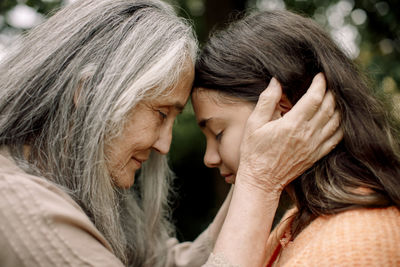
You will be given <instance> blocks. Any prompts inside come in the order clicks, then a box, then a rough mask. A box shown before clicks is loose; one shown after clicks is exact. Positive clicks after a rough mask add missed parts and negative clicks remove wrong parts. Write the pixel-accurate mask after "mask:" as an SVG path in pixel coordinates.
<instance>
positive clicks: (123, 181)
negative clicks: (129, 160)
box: [113, 175, 135, 189]
mask: <svg viewBox="0 0 400 267" xmlns="http://www.w3.org/2000/svg"><path fill="white" fill-rule="evenodd" d="M113 180H114V184H115V186H116V187H118V188H121V189H129V188H131V187H132V186H133V185H134V184H135V176H134V175H133V176H130V177H127V176H120V177H118V178H113Z"/></svg>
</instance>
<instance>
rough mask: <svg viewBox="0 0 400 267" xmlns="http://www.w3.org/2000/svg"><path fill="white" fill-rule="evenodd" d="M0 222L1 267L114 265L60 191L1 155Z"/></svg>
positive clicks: (74, 205)
mask: <svg viewBox="0 0 400 267" xmlns="http://www.w3.org/2000/svg"><path fill="white" fill-rule="evenodd" d="M0 221H1V224H0V247H2V248H4V249H2V250H1V251H0V265H1V266H16V265H29V266H65V265H80V266H90V265H97V266H104V264H106V263H111V262H112V261H113V262H114V263H116V262H118V260H117V259H116V258H115V256H113V255H112V253H111V252H110V248H109V245H108V243H107V241H105V239H104V237H103V236H102V235H101V234H100V233H99V232H98V230H97V229H96V228H95V226H94V225H93V224H92V222H91V221H90V219H89V218H88V217H87V216H86V214H85V213H84V212H83V211H82V209H81V208H80V207H79V205H78V204H77V203H76V202H75V201H74V200H73V199H72V198H71V197H70V196H69V195H68V194H67V193H66V192H64V191H63V190H61V189H60V188H58V187H57V186H56V185H54V184H52V183H50V182H48V181H46V180H45V179H43V178H40V177H36V176H33V175H29V174H27V173H25V172H23V171H22V170H21V169H20V168H19V167H18V166H17V165H15V163H14V162H13V160H12V159H11V158H8V157H4V156H3V155H0ZM94 251H98V253H97V254H98V255H96V253H95V254H93V252H94ZM110 259H111V260H110ZM101 261H104V262H101Z"/></svg>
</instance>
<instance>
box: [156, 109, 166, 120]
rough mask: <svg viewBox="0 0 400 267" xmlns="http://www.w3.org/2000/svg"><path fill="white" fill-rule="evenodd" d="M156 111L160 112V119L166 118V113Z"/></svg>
mask: <svg viewBox="0 0 400 267" xmlns="http://www.w3.org/2000/svg"><path fill="white" fill-rule="evenodd" d="M158 113H159V114H160V117H161V119H162V120H165V119H166V118H167V114H165V113H164V112H162V111H161V110H158Z"/></svg>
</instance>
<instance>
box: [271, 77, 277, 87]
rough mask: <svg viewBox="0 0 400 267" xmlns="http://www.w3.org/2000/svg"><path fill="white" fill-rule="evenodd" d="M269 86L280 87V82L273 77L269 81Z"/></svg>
mask: <svg viewBox="0 0 400 267" xmlns="http://www.w3.org/2000/svg"><path fill="white" fill-rule="evenodd" d="M269 86H274V87H276V86H278V80H277V79H275V77H272V78H271V80H270V81H269Z"/></svg>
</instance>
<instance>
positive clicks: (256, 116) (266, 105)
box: [249, 78, 282, 125]
mask: <svg viewBox="0 0 400 267" xmlns="http://www.w3.org/2000/svg"><path fill="white" fill-rule="evenodd" d="M281 96H282V87H281V85H280V84H279V82H278V81H277V80H276V79H275V78H272V79H271V81H270V83H269V85H268V87H267V88H266V89H265V90H264V91H263V92H262V93H261V94H260V97H259V99H258V102H257V105H256V107H255V108H254V110H253V112H252V113H251V115H250V117H249V120H250V121H255V122H257V123H259V125H264V124H265V123H267V122H269V121H271V118H272V115H273V113H274V111H275V109H276V106H277V104H278V103H279V101H280V99H281Z"/></svg>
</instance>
